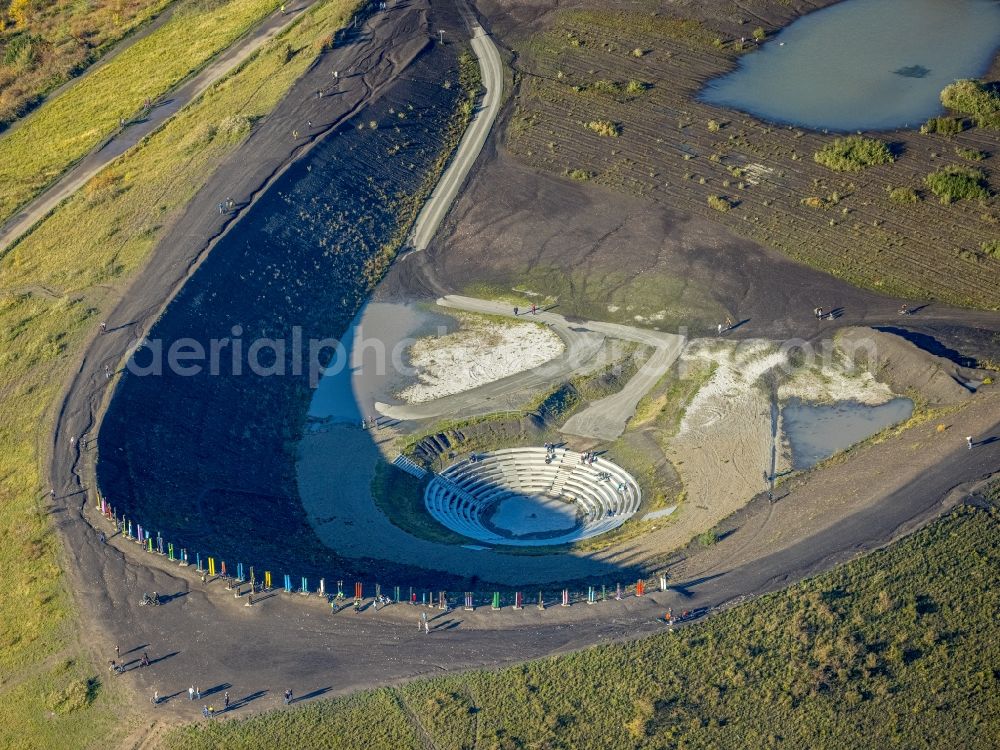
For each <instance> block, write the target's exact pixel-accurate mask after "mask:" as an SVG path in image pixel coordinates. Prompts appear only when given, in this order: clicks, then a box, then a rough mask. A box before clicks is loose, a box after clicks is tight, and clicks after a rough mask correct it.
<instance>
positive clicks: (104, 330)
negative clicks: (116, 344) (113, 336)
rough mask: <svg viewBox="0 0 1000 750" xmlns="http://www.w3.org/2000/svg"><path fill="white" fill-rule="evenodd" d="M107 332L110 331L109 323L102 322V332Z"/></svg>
mask: <svg viewBox="0 0 1000 750" xmlns="http://www.w3.org/2000/svg"><path fill="white" fill-rule="evenodd" d="M107 332H108V324H107V323H101V333H107Z"/></svg>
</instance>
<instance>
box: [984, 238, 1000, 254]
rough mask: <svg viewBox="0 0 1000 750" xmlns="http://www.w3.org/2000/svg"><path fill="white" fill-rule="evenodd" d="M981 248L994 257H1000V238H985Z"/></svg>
mask: <svg viewBox="0 0 1000 750" xmlns="http://www.w3.org/2000/svg"><path fill="white" fill-rule="evenodd" d="M979 249H980V250H982V251H983V252H984V253H986V254H987V255H992V256H993V257H994V258H1000V240H983V241H982V243H980V245H979Z"/></svg>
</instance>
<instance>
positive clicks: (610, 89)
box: [590, 81, 622, 94]
mask: <svg viewBox="0 0 1000 750" xmlns="http://www.w3.org/2000/svg"><path fill="white" fill-rule="evenodd" d="M590 88H591V90H592V91H597V92H599V93H601V94H618V93H621V90H622V87H621V84H620V83H616V82H615V81H594V82H593V83H592V84H591V85H590Z"/></svg>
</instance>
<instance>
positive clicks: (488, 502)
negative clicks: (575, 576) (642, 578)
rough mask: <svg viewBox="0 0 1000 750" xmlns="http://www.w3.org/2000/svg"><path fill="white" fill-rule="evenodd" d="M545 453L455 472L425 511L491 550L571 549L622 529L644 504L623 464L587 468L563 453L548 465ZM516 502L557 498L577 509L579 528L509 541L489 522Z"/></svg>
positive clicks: (526, 451)
mask: <svg viewBox="0 0 1000 750" xmlns="http://www.w3.org/2000/svg"><path fill="white" fill-rule="evenodd" d="M546 455H547V454H546V451H545V449H544V448H508V449H506V450H499V451H494V452H492V453H479V454H475V455H474V456H472V457H469V458H467V459H465V460H463V461H459V462H458V463H456V464H453V465H452V466H449V467H448V468H447V469H445V470H444V471H443V472H442V473H441V474H439V475H437V476H436V477H435V478H434V479H433V480H432V481H431V483H430V484H429V485H428V486H427V490H426V492H425V494H424V505H425V506H426V508H427V512H428V513H430V514H431V515H432V516H434V518H436V519H437V520H438V521H439V522H441V523H442V524H443V525H445V526H447V527H448V528H449V529H451V530H452V531H455V532H457V533H459V534H461V535H463V536H467V537H469V538H471V539H475V540H476V541H478V542H486V543H488V544H507V545H515V546H542V545H550V544H568V543H570V542H575V541H579V540H581V539H587V538H589V537H593V536H597V535H598V534H603V533H605V532H607V531H610V530H611V529H614V528H616V527H618V526H621V525H622V524H623V523H625V521H627V520H628V519H629V518H630V517H631V516H632V515H633V514H634V513H635V512H636V511H637V510H639V504H640V502H641V500H642V494H641V491H640V490H639V485H638V484H636V481H635V480H634V479H633V478H632V476H631V475H630V474H629V473H628V472H627V471H625V470H624V469H622V468H621V467H620V466H618V465H617V464H615V463H613V462H611V461H609V460H607V459H605V458H600V457H598V458H597V459H596V460H595V461H594V462H593V463H583V462H582V461H581V455H580V454H579V453H577V452H575V451H571V450H566V449H564V448H557V449H556V450H555V453H554V456H555V457H554V458H553V459H552V460H551V461H550V462H548V463H546V461H545V459H546ZM512 497H527V498H532V497H534V498H539V499H540V500H543V499H550V498H556V499H561V500H564V501H567V502H572V503H574V504H575V505H576V510H577V516H578V518H579V523H578V524H577V525H576V527H575V528H573V529H572V530H571V531H568V532H565V533H559V532H555V533H554V534H552V535H549V536H541V535H538V536H534V535H530V536H517V535H513V534H511V535H505V534H504V533H502V532H501V531H499V530H497V529H496V528H495V527H490V526H489V525H488V523H487V521H486V519H488V518H489V516H490V514H491V511H492V510H493V509H494V508H495V507H497V505H498V504H499V503H501V502H503V501H504V500H508V499H510V498H512Z"/></svg>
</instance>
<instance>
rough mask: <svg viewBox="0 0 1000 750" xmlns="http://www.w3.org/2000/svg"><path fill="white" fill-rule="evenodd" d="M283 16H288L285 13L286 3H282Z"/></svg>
mask: <svg viewBox="0 0 1000 750" xmlns="http://www.w3.org/2000/svg"><path fill="white" fill-rule="evenodd" d="M281 15H283V16H284V15H287V14H286V13H285V4H284V3H282V4H281Z"/></svg>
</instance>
